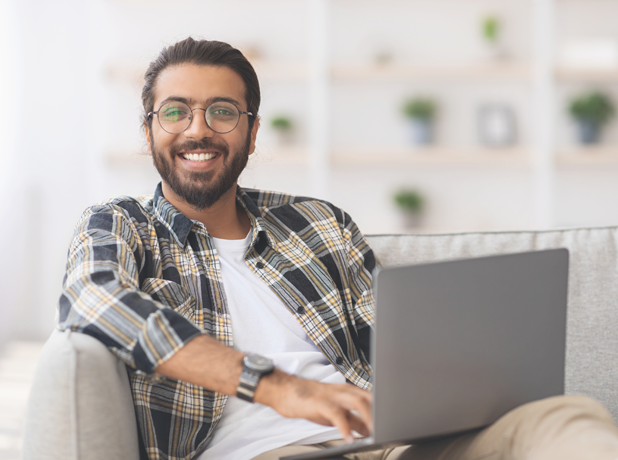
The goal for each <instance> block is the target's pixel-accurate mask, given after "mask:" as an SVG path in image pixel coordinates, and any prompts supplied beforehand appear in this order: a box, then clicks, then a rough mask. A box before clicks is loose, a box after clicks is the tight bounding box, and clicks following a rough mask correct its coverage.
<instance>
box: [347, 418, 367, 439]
mask: <svg viewBox="0 0 618 460" xmlns="http://www.w3.org/2000/svg"><path fill="white" fill-rule="evenodd" d="M348 421H349V422H350V428H352V430H354V431H356V432H357V433H359V434H360V435H362V436H369V435H370V434H371V431H370V430H369V428H368V427H367V424H366V423H365V422H364V421H363V420H362V419H361V418H359V417H357V416H356V415H354V414H353V413H350V415H349V417H348Z"/></svg>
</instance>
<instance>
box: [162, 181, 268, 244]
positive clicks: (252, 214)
mask: <svg viewBox="0 0 618 460" xmlns="http://www.w3.org/2000/svg"><path fill="white" fill-rule="evenodd" d="M236 201H237V202H238V203H240V205H241V206H242V207H243V208H244V209H245V211H246V212H247V216H248V217H249V220H250V221H251V228H252V230H253V235H252V238H251V245H254V244H255V243H256V241H257V239H258V238H259V237H260V236H262V235H263V236H265V237H266V239H267V241H268V245H269V246H270V247H272V248H273V249H274V248H275V247H276V243H275V240H274V238H273V236H272V235H271V233H270V232H269V231H268V228H267V226H266V224H265V222H264V218H263V216H262V213H261V212H260V210H259V208H258V207H257V205H256V204H255V202H254V201H253V200H252V199H251V198H250V197H249V195H248V194H247V193H245V191H244V190H243V189H242V188H241V187H240V186H238V187H237V190H236ZM153 212H154V214H155V215H156V216H157V218H158V220H159V221H160V222H161V223H162V224H163V225H165V227H166V228H167V229H168V230H169V231H170V232H171V233H172V235H173V236H174V238H175V239H176V241H177V242H178V244H179V245H180V246H181V247H183V248H184V247H185V245H186V243H187V238H188V236H189V233H191V229H192V228H193V225H194V223H195V221H193V220H191V219H189V218H188V217H187V216H185V215H184V214H183V213H182V212H180V211H179V210H178V209H176V207H175V206H174V205H173V204H172V203H170V202H169V201H167V199H166V198H165V197H164V196H163V188H162V185H161V182H159V184H158V185H157V188H156V189H155V193H154V197H153Z"/></svg>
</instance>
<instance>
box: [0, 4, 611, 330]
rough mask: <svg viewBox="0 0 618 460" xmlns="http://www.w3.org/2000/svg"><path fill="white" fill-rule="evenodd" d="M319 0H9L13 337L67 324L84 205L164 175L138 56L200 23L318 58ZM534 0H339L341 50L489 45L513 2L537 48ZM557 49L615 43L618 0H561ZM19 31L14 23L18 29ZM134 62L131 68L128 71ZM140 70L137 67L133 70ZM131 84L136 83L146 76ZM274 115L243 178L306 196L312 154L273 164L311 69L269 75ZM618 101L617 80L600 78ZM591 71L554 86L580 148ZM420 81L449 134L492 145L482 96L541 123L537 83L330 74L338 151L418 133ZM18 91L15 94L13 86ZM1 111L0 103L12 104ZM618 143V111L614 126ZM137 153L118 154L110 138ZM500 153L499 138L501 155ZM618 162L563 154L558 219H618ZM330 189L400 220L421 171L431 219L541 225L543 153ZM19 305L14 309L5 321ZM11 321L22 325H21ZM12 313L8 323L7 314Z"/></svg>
mask: <svg viewBox="0 0 618 460" xmlns="http://www.w3.org/2000/svg"><path fill="white" fill-rule="evenodd" d="M310 1H311V0H259V1H258V0H228V1H226V2H221V1H216V0H180V1H175V2H173V3H171V2H164V1H159V0H156V1H152V0H151V1H145V0H143V1H142V0H131V1H120V0H105V1H104V0H56V1H55V2H46V1H43V0H2V3H1V5H2V15H1V17H2V20H3V22H4V23H5V24H8V25H10V27H8V26H4V27H2V32H3V35H2V39H1V41H2V56H3V67H2V70H1V72H2V74H1V80H0V82H1V84H0V86H1V87H0V92H1V94H2V97H3V101H5V102H6V101H9V100H17V101H18V103H17V104H16V106H17V107H19V109H17V110H18V113H19V117H18V120H19V122H18V123H16V122H15V119H13V125H11V123H10V122H6V121H3V122H2V123H0V138H1V139H2V141H3V147H4V148H3V149H2V151H1V152H0V165H1V169H0V177H1V183H0V186H1V187H2V200H1V203H2V211H3V215H4V216H5V220H6V221H7V222H10V224H9V225H5V226H3V227H4V228H2V241H7V242H8V247H7V248H6V250H5V251H4V253H3V261H4V262H5V263H3V264H2V265H3V268H2V273H1V275H2V281H1V282H2V286H1V287H2V290H3V292H4V293H6V294H5V297H4V301H3V303H2V304H0V320H1V321H0V337H6V336H8V335H9V334H12V335H16V336H21V337H45V336H46V335H47V334H48V333H49V331H50V330H51V328H52V327H53V317H54V309H55V306H56V303H57V299H58V296H59V294H60V287H61V281H62V276H63V271H64V263H65V256H66V250H67V247H68V243H69V240H70V237H71V233H72V229H73V226H74V224H75V223H76V221H77V219H78V217H79V215H80V213H81V211H82V210H83V209H84V208H85V207H86V206H88V205H90V204H92V203H94V202H96V201H99V200H102V199H104V198H107V197H111V196H116V195H120V194H130V195H139V194H146V193H151V192H152V190H153V189H154V186H155V185H156V183H157V181H158V178H157V175H156V172H155V171H154V169H153V167H152V166H151V165H150V163H149V162H148V161H147V160H144V159H140V158H139V156H138V155H139V153H140V152H141V151H142V150H143V137H142V134H141V131H140V126H139V116H140V98H139V96H140V87H139V84H136V83H135V81H138V80H139V70H140V69H143V68H144V66H145V65H146V63H147V62H149V60H150V59H152V58H153V57H154V56H155V55H156V54H157V52H158V51H159V50H160V49H161V47H162V46H165V45H167V44H171V43H173V42H175V41H177V40H179V39H182V38H185V37H186V36H188V35H193V36H196V37H203V38H208V39H219V40H223V41H228V42H230V43H232V44H233V45H235V46H238V47H239V48H241V49H244V50H252V49H257V50H259V51H260V54H261V56H262V58H263V60H264V61H271V62H279V63H285V64H288V65H294V64H298V65H299V66H301V65H303V63H306V60H307V59H308V57H309V55H310V43H309V42H308V37H309V33H310V25H309V23H308V18H309V14H308V12H309V6H310V5H309V2H310ZM532 2H533V0H527V1H526V0H466V1H465V2H464V1H460V0H433V1H431V2H428V1H426V0H405V1H404V0H382V1H377V0H331V2H330V11H331V16H330V33H329V34H330V42H329V43H330V47H329V53H330V59H331V62H333V63H334V64H338V63H341V64H345V63H359V62H370V61H371V60H372V59H373V57H374V56H375V54H376V53H378V52H380V51H381V50H383V49H388V50H389V52H390V53H391V54H392V55H393V61H394V62H416V63H450V64H452V63H456V62H477V61H478V60H480V59H483V53H484V51H483V46H482V44H481V42H480V40H479V39H478V22H479V18H480V17H481V16H482V15H484V14H486V13H494V14H497V15H499V16H501V17H502V18H503V19H504V21H505V24H506V28H505V38H504V44H505V47H506V48H507V49H508V50H509V53H510V55H511V57H512V58H514V59H518V60H527V59H530V58H531V56H532V49H531V48H532V46H533V44H532V38H531V31H530V28H531V25H530V22H531V18H530V15H531V6H532V4H533V3H532ZM555 3H556V11H557V15H556V19H557V23H556V35H557V37H556V47H557V48H558V47H559V43H560V41H561V40H565V39H567V38H569V37H573V36H588V35H595V34H597V35H599V34H601V35H603V36H613V37H616V39H617V40H618V27H616V25H615V19H614V18H616V17H618V2H616V1H614V0H585V1H584V0H556V2H555ZM7 31H10V33H9V32H7ZM132 75H134V77H133V80H131V78H132V77H131V76H132ZM135 75H137V77H135ZM132 81H133V82H132ZM261 84H262V95H263V105H262V109H261V115H262V117H263V127H262V133H261V134H260V137H261V139H260V140H259V143H258V147H259V148H258V152H257V155H256V157H257V158H256V159H255V160H252V162H251V165H250V167H249V169H248V170H247V171H246V172H245V173H244V174H243V177H242V184H243V185H246V186H256V187H263V188H270V189H275V190H283V191H288V192H291V193H295V194H310V193H311V191H312V190H313V184H312V181H311V175H310V169H309V168H308V167H307V165H306V164H294V162H293V161H292V160H290V162H289V163H282V162H277V161H274V158H275V157H276V155H277V148H276V143H275V140H274V136H273V134H272V132H270V130H269V128H268V123H267V122H268V120H269V119H270V118H271V117H272V116H273V115H275V114H277V113H289V114H291V115H292V116H293V117H294V119H295V120H297V121H298V122H299V125H300V132H299V135H298V141H299V143H300V144H301V145H302V144H304V143H306V141H307V136H308V131H307V126H308V123H309V114H308V111H307V107H308V105H309V100H308V98H309V95H308V94H309V93H308V86H307V80H306V78H292V79H285V78H278V77H277V76H276V75H273V74H270V75H268V76H266V77H265V78H263V79H262V81H261ZM600 86H601V87H602V88H605V89H608V91H610V92H611V93H612V94H613V95H614V97H615V99H616V101H618V84H602V85H600ZM587 87H589V85H585V84H559V85H558V87H557V91H556V101H555V117H554V118H555V126H556V139H557V144H558V145H559V146H562V147H568V146H572V145H573V140H572V132H571V130H572V126H571V122H570V120H569V119H568V117H566V116H565V115H564V105H565V101H564V99H565V98H566V97H568V96H569V95H570V94H573V93H574V92H576V91H578V90H579V89H582V88H587ZM416 93H427V94H432V95H435V97H436V98H437V99H438V100H439V101H440V103H441V107H442V109H441V115H440V124H439V128H438V141H439V143H440V144H441V145H442V146H447V147H454V148H462V147H473V146H476V145H478V140H477V138H476V134H475V123H476V121H475V116H476V115H475V114H476V108H477V107H478V105H479V104H481V103H483V102H486V101H503V102H506V103H508V104H510V105H511V106H512V107H513V108H514V110H515V112H516V114H517V117H518V128H519V137H520V143H521V144H522V145H524V146H525V145H527V144H528V143H529V142H530V141H531V139H532V137H533V135H532V133H533V130H534V126H533V123H532V121H531V120H532V119H533V117H532V115H533V113H531V112H532V111H533V104H532V96H531V88H530V83H529V82H526V81H524V82H522V81H516V82H508V83H490V84H488V83H487V82H471V83H470V82H457V81H455V82H448V83H445V82H436V81H429V82H406V81H398V82H386V83H384V82H376V81H360V82H353V81H341V80H339V81H333V82H332V87H331V91H330V94H331V108H330V112H329V113H328V114H327V116H328V117H329V118H330V120H331V124H330V126H331V129H330V142H331V145H332V146H333V147H334V148H346V149H352V150H354V149H358V150H359V152H361V151H362V150H363V149H364V150H367V148H375V149H377V151H379V150H380V149H381V148H390V147H395V148H397V147H405V146H406V145H407V133H406V127H405V124H404V122H403V121H402V119H401V117H400V115H399V107H400V105H401V101H402V100H403V99H404V98H405V97H406V96H407V95H412V94H416ZM11 98H12V99H11ZM2 115H3V114H0V116H2ZM605 140H606V142H607V143H608V145H613V146H616V145H618V123H616V122H615V121H614V122H613V123H612V124H611V125H610V126H609V127H608V129H607V130H606V135H605ZM127 151H130V152H135V155H136V156H135V158H134V159H131V160H125V161H121V162H116V163H113V162H110V159H109V157H110V153H114V152H120V153H126V152H127ZM497 154H499V152H497ZM616 172H618V171H616V169H612V168H609V167H603V168H601V169H599V168H596V169H595V168H590V167H588V168H586V169H585V170H581V168H577V167H569V168H563V169H559V170H558V171H557V176H556V189H555V195H556V203H555V210H554V213H555V215H556V222H555V224H556V225H597V224H599V225H609V224H617V223H618V207H617V206H615V204H614V201H615V199H614V197H615V196H618V181H617V180H616ZM329 178H330V181H329V184H328V187H327V191H326V192H325V196H324V197H325V198H327V199H330V200H331V201H333V202H335V203H336V204H338V205H340V206H341V207H343V208H344V209H346V210H347V211H348V212H349V213H350V214H351V215H352V216H353V217H354V218H355V219H356V220H357V221H358V223H359V225H360V226H361V228H362V229H363V230H364V231H365V232H366V233H376V232H396V231H401V229H402V227H401V222H400V219H399V215H398V213H397V211H396V210H395V209H394V208H393V206H392V204H391V198H390V197H391V195H392V193H393V191H394V190H395V189H396V188H398V187H399V186H407V185H410V186H416V187H418V188H420V189H421V190H422V191H423V192H424V193H425V194H426V196H427V201H428V208H427V212H426V215H425V216H424V223H425V226H426V228H427V229H429V230H439V231H461V230H492V229H513V228H524V227H528V228H529V227H533V226H534V225H535V224H534V216H533V213H534V209H533V208H534V199H535V195H534V189H533V180H532V173H531V170H530V167H529V166H526V165H523V166H520V165H510V166H508V165H507V166H490V165H464V166H455V165H448V164H447V165H433V166H420V165H419V166H415V165H387V164H384V165H378V166H375V165H374V166H361V165H357V166H333V167H332V168H331V170H330V175H329ZM9 318H12V319H10V320H9ZM9 325H10V327H9ZM2 328H3V329H2Z"/></svg>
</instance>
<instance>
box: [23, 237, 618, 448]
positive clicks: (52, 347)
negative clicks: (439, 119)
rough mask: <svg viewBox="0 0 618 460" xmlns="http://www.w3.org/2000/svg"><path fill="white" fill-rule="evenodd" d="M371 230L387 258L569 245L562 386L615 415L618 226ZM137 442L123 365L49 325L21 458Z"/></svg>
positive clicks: (411, 259)
mask: <svg viewBox="0 0 618 460" xmlns="http://www.w3.org/2000/svg"><path fill="white" fill-rule="evenodd" d="M368 240H369V243H370V245H371V246H372V247H373V248H374V250H375V252H376V254H377V255H378V257H379V259H380V261H381V262H382V264H383V265H384V266H392V265H396V264H404V263H415V262H427V261H435V260H444V259H453V258H462V257H472V256H481V255H488V254H498V253H509V252H521V251H529V250H536V249H547V248H558V247H566V248H568V249H569V251H570V268H569V300H568V320H567V350H566V369H565V371H566V377H565V378H566V381H565V388H566V392H567V393H578V394H585V395H589V396H592V397H594V398H596V399H598V400H599V401H601V402H602V403H603V404H604V405H605V407H606V408H607V409H608V410H609V411H610V412H611V413H612V414H613V416H614V418H616V419H618V397H617V396H618V227H605V228H580V229H566V230H549V231H517V232H483V233H459V234H436V235H431V234H405V235H370V236H368ZM137 442H138V441H137V429H136V423H135V416H134V412H133V407H132V403H131V394H130V390H129V386H128V377H127V373H126V370H125V367H124V365H123V364H122V363H121V362H119V361H118V360H117V359H116V358H115V357H114V356H113V355H112V354H111V353H110V352H109V351H108V350H107V349H106V348H105V346H103V345H102V344H101V343H100V342H98V341H97V340H95V339H93V338H91V337H89V336H86V335H83V334H79V333H71V332H60V331H55V332H54V333H53V334H52V336H51V337H50V339H49V340H48V342H47V343H46V345H45V347H44V349H43V352H42V355H41V358H40V361H39V363H38V368H37V370H36V373H35V377H34V381H33V385H32V389H31V395H30V400H29V404H28V409H27V413H26V422H25V426H24V446H23V458H24V459H25V460H39V459H45V460H55V459H58V460H60V459H62V460H109V459H126V460H133V459H138V450H137Z"/></svg>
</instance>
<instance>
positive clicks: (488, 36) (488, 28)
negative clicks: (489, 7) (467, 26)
mask: <svg viewBox="0 0 618 460" xmlns="http://www.w3.org/2000/svg"><path fill="white" fill-rule="evenodd" d="M481 26H482V32H483V37H484V38H485V40H487V41H488V42H490V43H495V42H496V41H498V35H499V34H500V20H499V19H498V18H497V17H495V16H487V17H486V18H484V19H483V22H482V24H481Z"/></svg>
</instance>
